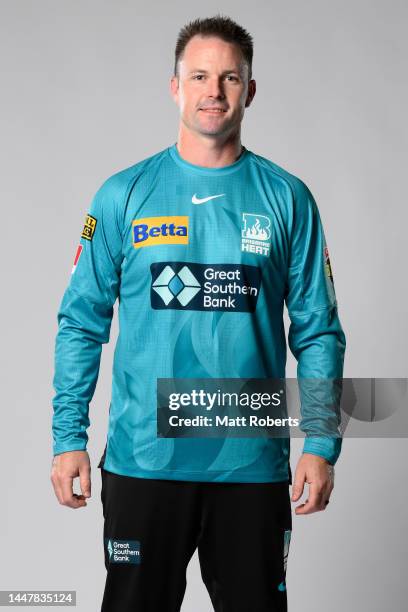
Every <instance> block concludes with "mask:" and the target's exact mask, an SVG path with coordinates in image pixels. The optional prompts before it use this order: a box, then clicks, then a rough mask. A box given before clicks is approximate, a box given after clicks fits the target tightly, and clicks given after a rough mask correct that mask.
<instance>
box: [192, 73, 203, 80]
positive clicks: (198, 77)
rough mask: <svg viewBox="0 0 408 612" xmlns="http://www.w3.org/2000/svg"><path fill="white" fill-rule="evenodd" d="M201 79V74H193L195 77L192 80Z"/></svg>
mask: <svg viewBox="0 0 408 612" xmlns="http://www.w3.org/2000/svg"><path fill="white" fill-rule="evenodd" d="M203 77H204V75H203V74H195V75H194V76H193V79H201V78H203Z"/></svg>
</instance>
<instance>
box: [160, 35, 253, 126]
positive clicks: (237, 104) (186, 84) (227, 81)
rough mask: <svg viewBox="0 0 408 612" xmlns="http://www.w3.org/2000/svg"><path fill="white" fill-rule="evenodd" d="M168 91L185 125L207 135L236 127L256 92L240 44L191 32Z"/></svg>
mask: <svg viewBox="0 0 408 612" xmlns="http://www.w3.org/2000/svg"><path fill="white" fill-rule="evenodd" d="M171 92H172V95H173V98H174V100H175V101H176V103H177V105H178V107H179V109H180V118H181V121H182V122H183V124H184V126H185V127H186V128H187V129H189V130H191V131H193V132H196V133H198V134H202V135H207V136H221V135H228V134H230V133H233V132H235V131H237V129H238V128H239V125H240V124H241V121H242V118H243V116H244V112H245V107H246V106H249V105H250V103H251V101H252V98H253V96H254V95H255V81H254V80H251V81H250V82H249V83H248V65H247V64H246V62H245V61H244V60H243V58H242V55H241V52H240V49H239V47H237V46H236V45H234V44H231V43H227V42H224V41H223V40H221V39H220V38H217V37H202V36H194V37H193V38H192V39H191V40H190V41H189V42H188V43H187V45H186V47H185V50H184V54H183V56H182V59H181V61H180V62H179V78H177V77H175V76H173V77H172V79H171Z"/></svg>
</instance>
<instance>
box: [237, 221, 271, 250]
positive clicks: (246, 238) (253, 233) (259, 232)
mask: <svg viewBox="0 0 408 612" xmlns="http://www.w3.org/2000/svg"><path fill="white" fill-rule="evenodd" d="M270 239H271V220H270V219H269V217H266V216H265V215H255V214H253V213H242V229H241V251H246V252H248V253H255V254H257V255H265V256H266V257H268V256H269V252H270Z"/></svg>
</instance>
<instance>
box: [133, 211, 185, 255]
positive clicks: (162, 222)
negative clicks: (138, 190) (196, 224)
mask: <svg viewBox="0 0 408 612" xmlns="http://www.w3.org/2000/svg"><path fill="white" fill-rule="evenodd" d="M132 240H133V246H134V247H135V249H138V248H140V247H145V246H154V245H156V244H188V216H186V215H175V216H172V217H146V218H145V219H134V221H132Z"/></svg>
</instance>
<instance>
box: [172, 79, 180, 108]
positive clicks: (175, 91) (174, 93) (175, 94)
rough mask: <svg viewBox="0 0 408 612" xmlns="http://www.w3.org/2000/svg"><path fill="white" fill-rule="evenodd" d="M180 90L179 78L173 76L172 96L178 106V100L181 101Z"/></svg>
mask: <svg viewBox="0 0 408 612" xmlns="http://www.w3.org/2000/svg"><path fill="white" fill-rule="evenodd" d="M178 90H179V78H178V77H177V76H175V75H173V76H172V77H171V79H170V94H171V96H172V98H173V100H174V101H175V103H176V104H178V99H179V96H178Z"/></svg>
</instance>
